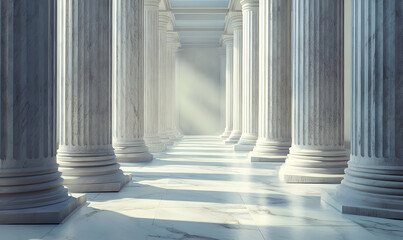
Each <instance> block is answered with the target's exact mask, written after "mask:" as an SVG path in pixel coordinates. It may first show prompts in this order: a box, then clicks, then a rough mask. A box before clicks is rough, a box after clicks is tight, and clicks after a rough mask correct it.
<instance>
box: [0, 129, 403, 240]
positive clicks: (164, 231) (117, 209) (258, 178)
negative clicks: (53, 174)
mask: <svg viewBox="0 0 403 240" xmlns="http://www.w3.org/2000/svg"><path fill="white" fill-rule="evenodd" d="M280 165H281V164H279V163H250V162H249V161H248V159H247V154H246V153H234V152H233V151H232V148H231V146H226V145H224V144H223V143H221V141H220V140H219V139H218V137H209V136H188V137H185V138H184V139H183V140H182V141H181V142H180V143H177V144H176V145H175V146H174V147H173V148H171V149H170V150H169V151H167V152H166V153H163V154H159V155H157V156H156V159H155V160H154V161H152V162H150V163H141V164H122V168H123V170H124V171H126V172H127V173H131V174H132V175H133V181H132V182H131V183H130V184H129V185H127V186H126V187H125V188H124V189H123V190H122V191H121V192H119V193H101V194H88V195H87V196H88V203H87V205H86V206H84V207H83V208H81V209H80V210H78V211H77V212H76V214H75V215H73V216H72V217H70V218H69V219H67V220H66V222H65V223H64V224H61V225H37V226H19V225H17V226H0V239H1V240H14V239H18V240H23V239H24V240H25V239H46V240H56V239H63V240H75V239H83V240H91V239H96V240H103V239H113V240H118V239H148V240H156V239H182V240H185V239H186V240H201V239H206V240H224V239H228V240H236V239H245V240H261V239H265V240H269V239H273V240H277V239H279V240H282V239H287V240H291V239H298V240H304V239H307V240H314V239H326V240H333V239H354V240H361V239H363V240H372V239H374V240H383V239H403V221H397V220H385V219H377V218H370V217H361V216H351V215H341V214H340V213H338V212H337V211H335V210H334V209H333V208H331V207H329V206H327V205H326V204H325V203H323V202H321V201H320V197H319V196H320V192H321V190H322V189H331V188H335V187H336V185H301V184H284V183H282V182H280V181H279V180H278V176H277V169H278V167H279V166H280Z"/></svg>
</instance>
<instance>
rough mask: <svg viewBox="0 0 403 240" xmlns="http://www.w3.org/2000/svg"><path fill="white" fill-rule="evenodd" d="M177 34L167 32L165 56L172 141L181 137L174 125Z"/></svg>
mask: <svg viewBox="0 0 403 240" xmlns="http://www.w3.org/2000/svg"><path fill="white" fill-rule="evenodd" d="M178 38H179V35H178V33H177V32H172V31H170V32H168V35H167V42H168V58H167V79H168V84H167V85H168V86H167V91H168V93H167V96H168V97H167V103H168V109H169V111H168V116H167V117H169V119H168V136H169V138H170V139H171V140H172V141H177V140H179V139H180V138H181V136H180V134H179V132H178V130H177V127H176V111H177V110H176V57H177V53H178V48H179V47H180V44H179V40H178Z"/></svg>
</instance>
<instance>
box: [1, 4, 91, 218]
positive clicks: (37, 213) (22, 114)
mask: <svg viewBox="0 0 403 240" xmlns="http://www.w3.org/2000/svg"><path fill="white" fill-rule="evenodd" d="M55 16H56V15H55V2H54V1H40V2H37V1H2V2H1V4H0V22H1V30H0V42H1V45H0V56H1V61H0V75H1V80H0V96H1V97H0V224H45V223H46V224H55V223H61V222H62V221H63V220H64V219H65V218H66V217H67V216H68V215H70V214H71V213H72V212H73V211H74V210H76V209H77V208H78V207H80V206H82V205H83V204H84V203H85V201H86V198H85V195H80V196H77V198H75V197H72V196H71V195H70V194H69V193H68V190H67V188H65V187H64V186H63V179H62V178H61V177H60V176H61V173H60V172H59V171H58V165H57V163H56V79H55V68H54V64H55V58H54V56H55V54H54V53H55V52H54V51H55V44H54V40H55V36H56V34H55V29H56V28H55V24H56V21H55V20H56V19H55Z"/></svg>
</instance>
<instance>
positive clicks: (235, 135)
mask: <svg viewBox="0 0 403 240" xmlns="http://www.w3.org/2000/svg"><path fill="white" fill-rule="evenodd" d="M241 136H242V132H241V131H237V130H233V131H232V133H231V135H230V136H229V138H228V139H227V140H225V141H224V143H225V144H237V143H238V142H239V139H241Z"/></svg>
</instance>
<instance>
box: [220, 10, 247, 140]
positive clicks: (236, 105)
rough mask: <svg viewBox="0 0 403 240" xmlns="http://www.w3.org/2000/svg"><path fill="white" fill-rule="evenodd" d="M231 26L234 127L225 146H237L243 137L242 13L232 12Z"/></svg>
mask: <svg viewBox="0 0 403 240" xmlns="http://www.w3.org/2000/svg"><path fill="white" fill-rule="evenodd" d="M229 21H230V24H231V25H232V28H233V30H234V43H233V46H234V48H233V58H234V59H233V76H232V77H233V94H232V97H233V110H232V113H233V125H232V127H233V128H232V131H231V135H230V136H229V138H228V139H227V140H225V141H224V143H225V144H236V143H238V141H239V139H240V138H241V135H242V69H243V67H242V62H243V60H242V47H243V46H242V13H241V12H231V13H230V19H229Z"/></svg>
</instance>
